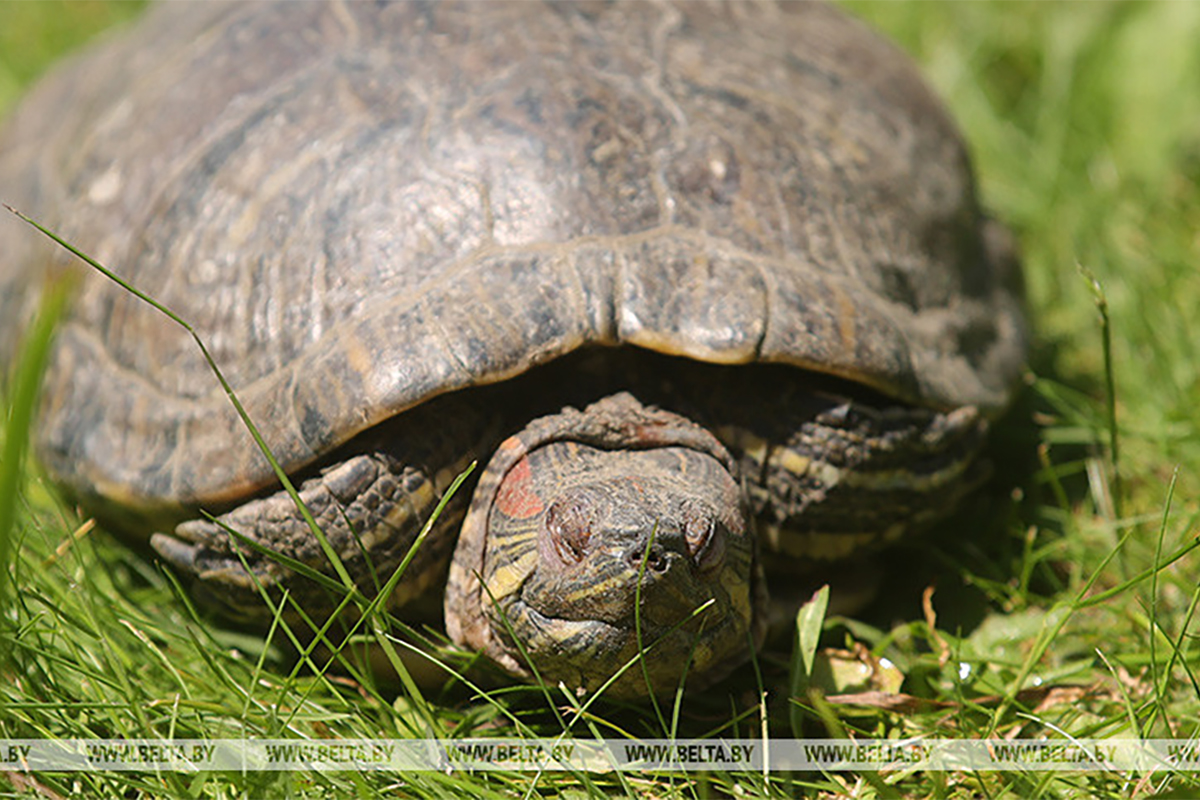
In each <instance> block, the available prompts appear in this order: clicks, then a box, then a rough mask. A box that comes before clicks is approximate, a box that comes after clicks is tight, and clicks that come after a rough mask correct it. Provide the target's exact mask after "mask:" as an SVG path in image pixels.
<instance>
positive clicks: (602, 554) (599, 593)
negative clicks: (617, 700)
mask: <svg viewBox="0 0 1200 800" xmlns="http://www.w3.org/2000/svg"><path fill="white" fill-rule="evenodd" d="M735 474H736V473H735V468H734V465H733V461H732V459H730V457H729V455H728V453H727V452H726V451H725V449H724V447H722V446H721V444H720V443H719V442H718V441H717V440H716V439H715V438H714V437H713V436H712V435H711V434H709V433H708V432H707V431H705V430H704V429H703V428H701V427H700V426H698V425H696V424H694V423H692V422H690V421H688V420H686V419H684V418H683V417H680V416H678V415H676V414H671V413H669V412H665V411H660V410H657V409H648V408H646V407H644V406H642V405H641V404H640V403H638V402H637V401H636V400H635V399H634V398H633V397H631V396H630V395H628V394H619V395H614V396H612V397H609V398H606V399H604V400H602V401H600V402H598V403H595V404H593V405H592V406H589V407H588V408H587V409H586V410H584V411H582V412H580V411H575V410H573V409H568V410H567V411H564V412H563V413H562V414H555V415H553V416H550V417H544V418H542V419H539V420H536V421H534V422H533V423H532V424H530V426H529V427H527V428H526V429H525V430H524V431H522V432H521V433H520V434H518V435H517V436H514V437H512V438H511V439H509V440H507V441H506V442H505V443H504V444H502V445H501V447H500V448H499V450H498V451H497V453H496V456H495V457H494V458H493V459H492V462H491V463H490V464H489V465H488V468H487V470H486V471H485V473H484V475H483V477H482V478H481V479H480V485H479V488H478V489H477V490H476V494H475V498H474V501H473V503H472V506H471V510H470V512H469V513H468V515H467V519H466V521H465V522H464V525H463V532H462V537H461V539H460V542H459V546H458V551H457V552H456V554H455V560H454V564H453V566H452V567H451V579H450V586H449V589H448V591H447V597H446V617H447V620H446V624H447V628H448V629H449V631H450V633H451V635H452V636H453V637H454V638H455V639H456V640H457V641H459V642H460V643H462V644H464V645H467V646H470V647H472V648H476V649H481V650H483V651H484V652H486V653H487V654H488V655H489V656H490V657H491V658H492V659H493V660H495V661H497V662H498V663H500V664H501V665H502V666H504V667H505V668H506V669H508V670H509V671H511V672H513V673H515V674H518V675H521V676H523V677H532V676H533V675H534V674H536V675H537V676H539V677H541V678H542V679H543V680H546V681H548V682H549V683H550V684H551V685H553V684H555V683H557V682H560V681H561V682H563V683H564V684H566V685H567V686H568V687H570V688H572V689H582V690H586V691H594V690H596V689H599V688H601V687H602V686H604V685H605V684H607V683H608V682H609V680H610V679H613V678H614V676H616V678H615V680H614V681H613V682H612V684H611V685H610V686H609V687H608V688H607V689H606V690H605V691H606V693H608V694H613V695H616V696H630V695H638V694H645V693H647V692H648V691H651V692H655V693H660V692H667V691H671V690H673V689H674V688H675V687H676V686H678V684H679V682H680V681H681V680H682V679H683V678H684V677H685V675H686V676H687V677H688V679H689V683H691V684H694V685H699V684H703V683H707V682H711V681H712V680H715V679H716V678H719V677H721V676H722V675H723V674H725V673H726V672H727V671H729V670H730V669H732V668H733V667H735V666H737V665H738V664H739V663H741V662H742V661H743V660H744V659H745V658H746V657H747V656H748V655H749V653H750V649H751V646H752V643H753V639H754V638H755V636H756V634H757V631H758V628H760V627H761V625H760V624H759V621H760V620H761V618H762V615H761V613H760V608H759V607H758V606H759V602H760V595H761V594H762V589H761V586H762V583H761V581H760V580H758V579H757V573H756V570H757V566H756V564H755V559H754V538H753V534H752V531H751V530H750V522H749V518H748V516H747V512H746V509H745V503H744V500H743V493H742V491H741V488H740V486H739V485H738V482H737V480H736V478H735ZM639 659H641V660H642V661H641V663H639Z"/></svg>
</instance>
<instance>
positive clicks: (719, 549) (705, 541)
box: [683, 513, 725, 572]
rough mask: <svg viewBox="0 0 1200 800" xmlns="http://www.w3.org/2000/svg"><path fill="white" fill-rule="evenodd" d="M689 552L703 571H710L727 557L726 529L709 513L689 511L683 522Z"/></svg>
mask: <svg viewBox="0 0 1200 800" xmlns="http://www.w3.org/2000/svg"><path fill="white" fill-rule="evenodd" d="M683 535H684V538H685V539H686V540H687V547H688V552H689V553H690V554H691V556H692V561H693V562H695V564H696V568H697V569H698V570H700V571H701V572H710V571H712V570H714V569H716V568H717V567H719V566H720V565H721V562H722V561H723V560H724V558H725V529H724V526H723V525H720V524H719V523H718V522H717V521H716V520H715V519H713V518H712V517H711V516H709V515H708V514H703V513H689V514H687V515H686V518H685V519H684V523H683Z"/></svg>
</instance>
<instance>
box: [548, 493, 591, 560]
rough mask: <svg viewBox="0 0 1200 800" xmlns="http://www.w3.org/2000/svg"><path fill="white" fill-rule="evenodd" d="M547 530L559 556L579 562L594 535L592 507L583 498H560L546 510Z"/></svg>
mask: <svg viewBox="0 0 1200 800" xmlns="http://www.w3.org/2000/svg"><path fill="white" fill-rule="evenodd" d="M546 532H547V533H549V534H550V541H551V542H553V543H554V549H555V550H556V551H557V552H558V555H559V557H560V558H561V559H562V560H563V561H565V562H567V563H576V564H577V563H579V562H580V561H582V560H583V557H584V555H586V554H587V544H588V540H589V539H591V537H592V509H591V504H589V503H588V502H587V501H586V500H585V499H583V498H559V499H558V500H555V501H554V502H553V503H552V504H551V505H550V508H549V509H548V510H547V511H546Z"/></svg>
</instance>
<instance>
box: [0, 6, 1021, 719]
mask: <svg viewBox="0 0 1200 800" xmlns="http://www.w3.org/2000/svg"><path fill="white" fill-rule="evenodd" d="M0 137H2V138H0V187H2V192H3V195H4V196H3V198H2V199H4V200H5V201H6V202H7V203H9V204H11V205H13V206H16V207H18V208H19V209H21V210H22V211H24V212H26V213H29V214H31V215H33V216H34V217H36V218H37V219H39V220H41V221H42V222H44V223H45V224H47V225H49V226H51V227H53V228H55V229H57V230H58V231H59V232H60V234H61V235H63V236H64V237H66V238H67V239H68V240H70V241H73V242H75V243H78V244H79V245H80V246H81V247H83V248H84V249H85V250H87V251H88V252H89V253H91V254H92V255H93V256H94V257H95V258H96V259H97V260H99V261H100V262H102V263H104V264H107V265H108V266H109V267H110V268H111V269H113V270H114V271H115V272H117V273H119V274H120V275H122V276H124V278H125V279H126V280H127V281H129V282H130V283H131V284H133V285H134V286H136V287H138V288H139V289H140V290H141V291H143V292H145V293H147V294H148V295H150V296H152V297H154V298H156V299H157V300H158V301H159V302H161V303H163V304H165V305H166V306H167V307H169V308H171V309H172V310H173V311H174V312H175V313H176V314H177V315H179V316H180V317H181V318H182V319H184V320H186V321H187V322H188V323H189V324H190V325H191V326H193V328H194V329H195V331H196V332H197V335H198V336H199V337H200V338H201V340H202V341H204V342H205V343H206V344H207V347H208V349H209V351H210V352H211V353H212V356H213V359H214V361H215V363H216V364H217V365H218V366H219V368H220V370H221V371H222V373H223V375H224V376H225V378H226V379H227V380H228V383H229V385H230V387H231V388H232V391H233V393H234V394H235V395H236V396H237V397H238V399H239V400H240V402H241V403H242V405H243V406H244V408H245V409H246V412H247V414H248V416H249V418H250V419H251V420H253V422H254V423H255V425H256V426H257V429H258V431H260V433H261V436H262V439H263V442H264V443H265V445H266V447H267V448H268V449H269V450H270V452H271V453H273V455H274V457H275V458H276V460H277V461H278V463H279V465H280V467H281V468H282V469H283V470H284V471H285V472H286V473H287V474H288V475H289V476H290V478H291V480H292V481H293V482H294V483H295V484H296V486H297V487H298V489H299V495H300V497H301V498H302V499H303V501H304V503H305V504H306V506H307V508H308V509H309V510H310V511H311V513H312V515H313V517H314V518H315V520H316V521H317V523H319V525H320V526H321V529H322V530H323V532H324V535H325V537H326V539H327V540H328V543H329V546H330V547H331V548H332V549H333V551H334V552H335V553H336V556H337V559H338V560H339V561H340V563H341V569H343V570H344V572H345V575H346V576H348V577H349V578H350V579H351V580H353V581H354V582H355V583H356V584H357V586H358V587H359V588H360V589H361V590H362V591H363V592H364V593H366V594H367V595H371V594H373V593H374V592H377V591H379V589H380V587H381V586H382V585H384V584H386V583H387V582H388V580H389V579H390V578H392V577H393V575H394V574H395V573H396V571H397V570H398V569H399V567H400V566H401V565H402V564H404V572H403V574H402V575H401V576H399V579H398V581H396V582H395V590H394V592H393V593H392V595H391V596H390V597H388V598H387V607H388V609H389V610H390V611H391V612H392V613H393V614H394V615H395V616H396V618H398V619H404V618H406V615H407V617H408V618H413V619H416V618H418V617H419V616H420V615H421V614H426V613H432V614H434V615H437V614H442V615H443V621H444V625H445V630H446V632H447V633H448V635H449V636H450V638H451V639H453V640H454V641H455V642H456V643H458V644H459V645H461V646H463V647H465V648H467V649H470V650H476V651H479V652H482V653H484V654H486V655H487V656H488V657H489V658H490V659H491V660H492V661H494V662H496V663H497V664H499V665H500V666H501V667H502V668H503V669H504V670H507V671H508V672H509V673H511V674H512V675H513V676H514V677H515V678H518V679H522V678H524V679H528V678H531V677H533V676H534V675H536V676H538V677H540V678H541V679H543V680H546V681H549V682H551V683H554V682H561V683H562V684H563V685H565V686H567V687H570V688H572V689H575V690H576V691H580V692H595V691H599V690H601V689H604V690H605V691H607V692H610V693H612V694H613V695H615V696H618V697H619V696H631V697H632V696H638V695H644V694H646V693H648V692H649V693H659V692H665V691H669V690H671V689H673V688H675V687H676V686H677V685H678V684H679V682H680V681H684V680H686V682H687V685H689V686H693V687H703V686H705V685H707V684H711V683H712V682H713V681H716V680H719V679H720V678H722V677H723V676H725V675H727V674H728V673H729V672H730V671H731V670H733V669H734V668H736V667H737V666H738V665H739V664H741V663H744V662H745V661H746V660H747V658H748V657H749V656H750V654H751V653H752V651H753V650H754V648H755V647H757V646H759V644H760V643H761V640H762V635H763V629H764V624H765V623H764V620H765V619H766V616H767V611H766V609H767V608H768V604H769V603H770V602H771V601H770V597H771V596H772V594H773V592H772V586H773V585H774V586H776V587H777V588H779V589H787V588H788V587H789V584H791V583H794V582H795V581H796V580H797V578H796V576H797V575H799V574H801V572H802V571H803V570H816V571H817V572H818V574H819V571H820V570H821V569H823V568H825V565H830V564H834V563H836V562H838V561H841V560H845V559H851V558H854V557H856V556H859V555H863V554H866V553H869V552H872V551H873V550H875V549H878V548H879V547H882V546H884V545H886V544H887V543H889V542H892V541H894V540H896V539H898V538H900V537H902V536H906V535H908V534H910V533H912V532H915V531H919V530H922V529H924V528H927V527H928V526H929V525H930V524H931V523H932V522H934V521H936V520H938V519H940V518H943V517H945V516H946V515H947V514H949V513H950V512H951V511H952V510H953V509H955V508H956V507H957V506H958V505H960V503H961V501H962V500H963V499H964V498H965V497H967V496H969V495H970V493H971V492H972V491H973V490H974V489H975V488H976V487H977V486H978V485H979V483H980V481H981V480H982V477H983V476H984V475H985V474H986V471H987V465H986V458H985V457H984V456H983V455H981V453H982V451H983V449H984V444H985V441H986V437H987V432H988V427H989V423H990V422H991V421H992V420H994V419H995V418H996V417H997V416H998V415H999V414H1001V413H1002V412H1003V411H1004V410H1005V408H1006V407H1007V406H1008V405H1009V404H1010V403H1011V400H1012V397H1013V395H1014V391H1015V388H1014V387H1015V386H1016V385H1017V384H1018V383H1019V376H1020V373H1021V369H1022V365H1023V363H1024V358H1025V350H1026V341H1027V334H1026V324H1025V321H1024V316H1023V311H1022V299H1021V294H1022V288H1021V270H1020V264H1019V259H1018V257H1017V255H1016V251H1015V248H1014V245H1013V239H1012V237H1011V235H1010V234H1009V233H1008V232H1007V231H1006V230H1005V228H1004V227H1003V226H1002V225H1001V224H1000V223H998V222H996V221H995V220H994V219H993V218H992V217H990V216H989V215H987V214H986V213H985V212H984V211H983V210H982V208H981V204H980V201H979V199H978V194H977V191H976V188H975V178H974V175H973V172H972V166H971V162H970V158H969V154H968V151H967V148H966V145H965V144H964V141H963V138H962V136H961V134H960V133H959V131H958V130H957V128H956V127H955V124H954V123H953V122H952V120H951V119H950V117H949V115H948V113H947V112H946V111H945V109H944V108H943V106H942V105H941V103H940V102H939V100H937V99H936V98H935V95H934V94H933V93H932V91H931V90H930V89H929V88H928V87H927V85H926V84H925V83H924V82H923V80H922V78H921V77H920V75H919V73H918V70H917V69H916V67H915V66H914V65H913V64H912V63H911V61H910V60H909V59H908V57H907V56H905V55H904V54H903V53H902V52H901V51H900V50H899V49H898V48H897V47H896V46H894V45H893V44H891V43H889V42H888V41H886V40H885V39H883V38H882V37H881V36H879V35H878V34H876V33H875V32H873V31H872V30H871V29H870V28H868V27H867V26H866V25H865V24H864V23H862V22H860V21H858V20H856V19H854V18H852V17H851V16H849V15H847V14H845V13H844V12H842V11H840V10H837V9H835V8H832V7H829V6H826V5H821V4H815V3H785V4H780V5H772V4H761V5H760V4H743V3H728V4H721V3H712V4H709V3H705V4H699V3H661V4H658V3H656V4H649V3H621V4H608V3H562V4H559V3H553V2H549V3H531V2H517V3H507V2H493V3H487V4H471V3H455V2H446V3H437V4H426V3H398V4H387V3H330V4H316V3H312V4H310V3H305V4H287V3H279V4H276V3H250V4H223V3H222V4H205V3H186V4H175V3H165V4H162V6H160V7H157V8H153V9H152V10H151V11H150V12H149V13H148V14H147V15H146V16H145V17H144V18H143V19H142V20H141V21H139V22H138V23H137V24H136V25H135V26H134V27H132V28H131V29H129V30H126V31H122V32H120V33H118V34H116V35H114V36H112V37H110V38H108V39H107V40H105V41H103V42H101V43H99V44H98V45H96V46H94V47H93V48H92V49H91V50H89V51H87V52H85V53H83V54H82V55H79V56H77V57H75V58H74V59H72V60H70V61H68V62H67V63H66V64H65V65H63V66H61V67H60V68H58V69H57V71H56V72H54V73H53V74H52V75H51V76H49V77H47V78H46V79H44V80H43V81H42V82H41V83H40V84H39V85H38V86H37V87H36V88H35V89H34V90H33V91H32V92H31V93H30V94H29V96H28V97H27V98H26V99H25V100H24V102H23V103H22V104H21V105H20V106H19V108H18V109H17V110H16V111H15V113H14V114H13V115H12V116H11V118H10V120H9V121H8V122H7V124H6V126H5V128H4V132H3V134H0ZM0 224H3V225H4V226H6V227H5V229H4V231H3V232H2V233H3V240H4V241H5V252H4V255H3V264H0V285H2V288H3V292H2V293H0V313H2V314H3V316H4V317H5V318H6V319H12V320H20V319H24V318H26V317H27V316H28V315H29V314H30V313H31V312H30V309H31V308H32V307H33V305H34V303H35V298H36V296H37V294H38V292H37V287H38V286H39V285H40V284H41V281H42V280H44V276H46V275H47V274H54V273H57V272H61V271H63V270H68V269H75V268H74V267H70V266H68V262H69V257H68V256H67V255H65V254H63V253H62V252H60V251H58V250H56V249H54V247H53V246H52V245H50V244H48V243H47V242H45V241H44V240H43V239H42V238H41V237H38V236H36V235H35V234H33V233H32V232H31V231H29V230H28V229H24V228H21V229H18V228H16V227H14V225H16V224H17V223H16V222H15V221H13V220H8V221H5V222H3V223H0ZM77 281H78V286H77V291H76V297H75V302H74V305H73V307H72V310H71V312H70V314H69V316H68V318H67V319H66V321H65V322H64V323H63V324H62V326H61V327H60V329H59V331H58V334H57V339H56V341H55V344H54V350H53V353H52V357H51V359H50V366H49V369H48V372H47V375H46V377H45V381H44V389H43V400H42V404H41V409H40V418H39V419H40V422H39V425H38V429H37V434H36V446H37V451H38V453H39V454H40V460H41V462H42V464H43V465H44V467H45V468H46V470H47V471H48V473H49V474H50V475H51V476H52V477H53V480H54V481H55V482H56V484H57V485H58V486H59V487H61V489H62V491H63V492H64V494H65V495H66V496H67V497H68V498H70V499H71V500H72V501H73V502H75V503H77V504H78V505H79V507H81V508H82V509H83V510H84V512H85V513H87V514H90V515H92V516H94V517H95V518H96V519H97V520H99V521H100V522H101V523H102V525H103V526H104V527H105V528H107V529H109V530H111V531H114V532H116V533H117V534H119V535H122V536H126V537H130V538H131V539H132V540H133V541H135V542H148V543H149V544H150V545H151V547H152V548H153V551H154V552H155V553H157V557H160V558H161V559H163V560H164V561H165V562H167V563H168V564H170V565H171V566H172V567H173V568H175V569H176V570H178V572H179V573H180V574H181V575H183V576H186V577H187V578H188V580H189V582H190V585H191V586H192V588H193V591H194V593H195V594H196V596H197V597H198V598H201V599H203V600H204V601H205V602H206V603H207V604H209V605H210V606H212V607H214V608H216V609H217V610H219V611H220V612H221V614H222V615H224V616H227V617H229V618H231V619H232V620H234V621H235V622H239V621H240V622H241V623H244V624H247V625H253V624H256V623H260V622H261V621H262V620H263V619H265V618H267V617H269V614H270V612H269V610H268V606H267V604H265V603H263V593H267V596H271V593H274V596H276V597H280V596H282V594H283V593H284V591H285V590H286V594H287V596H288V598H289V601H288V602H289V606H288V607H289V608H292V607H298V608H302V609H305V610H306V612H307V613H310V614H311V615H312V616H313V618H317V619H319V618H321V615H323V614H324V615H328V614H329V613H330V612H331V610H332V609H333V608H334V607H335V606H337V605H338V603H339V601H340V598H339V597H338V596H337V593H336V592H332V591H331V590H330V588H329V581H320V580H314V579H313V575H312V574H306V572H310V571H316V572H319V573H324V574H326V575H336V574H339V573H336V572H335V569H336V567H335V565H334V564H332V563H331V561H330V559H329V557H328V554H327V552H326V551H325V550H324V549H323V548H322V547H321V545H320V541H319V540H318V538H317V537H315V536H314V535H313V534H312V532H311V530H310V528H309V527H308V526H307V525H306V524H305V522H304V520H303V518H302V516H301V513H300V511H299V509H298V507H297V505H296V504H295V503H294V501H293V500H292V498H291V497H290V496H289V495H288V494H287V493H286V492H284V491H283V490H282V489H281V488H280V484H279V482H278V479H277V477H276V474H275V472H274V471H273V469H272V467H271V465H270V463H269V462H268V460H267V458H266V457H265V455H264V454H263V452H262V450H261V449H260V448H259V446H258V445H256V443H255V441H254V439H253V437H252V436H251V434H250V433H249V431H248V430H247V428H246V426H245V425H244V423H243V421H242V420H241V418H240V417H239V415H238V414H237V412H236V409H235V407H234V406H233V404H232V403H231V402H230V399H229V397H228V396H227V394H226V392H225V391H224V390H223V389H222V388H221V385H220V384H219V382H218V381H217V380H216V379H215V377H214V376H213V374H212V372H211V370H210V369H209V367H208V365H207V364H206V362H205V361H204V360H203V358H202V356H201V353H200V352H199V350H198V349H197V348H196V347H195V344H194V342H193V341H192V340H191V338H190V335H189V334H188V333H187V332H186V331H185V330H183V329H181V328H180V327H179V326H177V325H175V324H173V323H172V322H171V321H170V320H168V319H166V318H165V317H164V316H163V315H162V314H160V313H159V312H157V311H156V310H154V309H152V308H150V307H149V306H148V305H146V304H144V303H142V302H141V301H140V300H139V299H138V298H137V297H135V296H134V295H132V294H130V293H128V292H126V291H125V290H123V289H121V288H119V287H117V286H115V285H114V284H112V283H111V282H109V281H107V280H105V279H104V278H102V277H101V276H99V275H96V274H94V273H92V272H88V274H84V275H81V276H79V277H78V278H77ZM17 327H18V326H16V325H14V326H12V330H15V329H17ZM12 330H9V331H5V332H4V333H3V334H0V335H3V336H5V337H6V338H5V339H4V340H2V341H0V347H3V348H4V349H5V350H6V351H8V352H9V353H11V351H12V348H13V347H14V337H13V333H12ZM472 464H478V466H477V467H476V468H475V471H474V473H473V477H471V478H470V479H468V481H467V483H465V484H463V485H462V486H461V487H460V488H459V489H458V491H456V492H454V493H453V495H452V496H449V492H450V489H451V487H452V486H453V484H454V483H455V480H456V478H457V476H459V475H460V474H462V473H464V472H465V471H467V470H468V469H469V468H470V467H471V465H472ZM439 503H444V506H443V507H442V509H441V513H440V515H438V516H437V517H436V519H435V520H433V522H432V524H431V525H430V527H429V529H428V531H427V532H426V534H424V535H423V536H422V535H421V534H420V532H421V531H422V529H423V527H424V526H425V525H426V524H427V523H429V522H430V520H431V518H432V516H433V512H434V510H435V508H437V506H438V504H439ZM230 531H236V532H237V536H234V535H231V533H230ZM274 554H280V555H282V556H284V557H286V558H282V559H281V558H276V557H275V556H274ZM406 558H408V559H410V560H408V561H407V563H406V564H405V560H406ZM298 565H303V566H304V567H306V568H307V569H297V568H295V567H297V566H298ZM776 594H777V593H776ZM639 657H641V658H643V667H642V668H639V669H629V668H628V667H629V665H630V664H633V663H635V662H636V661H637V660H638V658H639Z"/></svg>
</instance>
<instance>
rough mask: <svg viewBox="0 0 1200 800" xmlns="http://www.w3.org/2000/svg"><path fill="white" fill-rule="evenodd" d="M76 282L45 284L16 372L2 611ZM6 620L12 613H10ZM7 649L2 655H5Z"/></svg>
mask: <svg viewBox="0 0 1200 800" xmlns="http://www.w3.org/2000/svg"><path fill="white" fill-rule="evenodd" d="M70 283H71V282H70V281H69V280H67V279H60V280H52V281H49V282H47V284H46V286H45V287H43V291H42V297H41V305H40V308H39V309H38V313H37V316H36V317H35V319H34V320H33V323H32V324H31V325H30V327H29V329H28V331H27V332H26V334H25V338H24V345H23V347H22V350H21V355H20V359H19V361H18V362H17V366H16V369H15V370H14V372H13V374H12V382H11V384H10V392H11V393H10V395H9V397H8V401H9V405H8V420H7V424H6V425H5V428H4V444H3V450H2V451H0V613H3V612H4V610H5V609H7V606H8V594H9V586H8V585H9V578H10V575H11V568H12V565H11V563H10V561H9V558H10V556H11V554H12V552H13V546H12V542H13V539H14V531H15V528H16V523H17V514H18V509H19V506H20V494H21V482H22V480H23V479H24V475H25V469H24V467H25V453H26V451H27V450H28V447H29V439H30V432H31V429H32V427H33V416H34V409H35V406H36V405H37V397H38V390H39V388H40V387H41V383H42V375H43V373H45V371H46V365H47V362H48V361H49V358H50V345H51V344H52V342H53V340H54V330H55V328H56V327H57V325H58V321H59V319H60V318H61V317H62V314H63V310H64V308H65V307H66V303H67V298H68V297H69V295H70V289H71V286H70ZM3 616H4V619H8V618H9V617H8V615H7V614H4V615H3ZM6 655H7V653H0V657H4V656H6Z"/></svg>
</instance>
